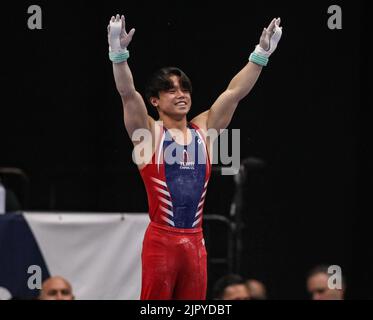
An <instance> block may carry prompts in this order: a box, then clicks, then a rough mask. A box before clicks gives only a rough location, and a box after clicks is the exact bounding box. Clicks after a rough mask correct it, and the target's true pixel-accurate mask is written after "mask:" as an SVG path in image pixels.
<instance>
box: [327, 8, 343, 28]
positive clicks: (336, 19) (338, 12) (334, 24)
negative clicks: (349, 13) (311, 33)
mask: <svg viewBox="0 0 373 320" xmlns="http://www.w3.org/2000/svg"><path fill="white" fill-rule="evenodd" d="M328 14H330V15H331V16H330V17H329V18H328V28H329V29H330V30H334V29H342V8H341V7H340V6H337V5H332V6H329V8H328Z"/></svg>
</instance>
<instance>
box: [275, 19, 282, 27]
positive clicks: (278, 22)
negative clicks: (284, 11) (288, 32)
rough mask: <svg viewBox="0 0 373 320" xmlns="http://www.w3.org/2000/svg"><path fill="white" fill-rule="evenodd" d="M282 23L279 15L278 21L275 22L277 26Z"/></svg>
mask: <svg viewBox="0 0 373 320" xmlns="http://www.w3.org/2000/svg"><path fill="white" fill-rule="evenodd" d="M280 23H281V18H280V17H279V18H277V19H276V22H275V25H276V27H280Z"/></svg>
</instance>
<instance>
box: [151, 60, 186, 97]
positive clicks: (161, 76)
mask: <svg viewBox="0 0 373 320" xmlns="http://www.w3.org/2000/svg"><path fill="white" fill-rule="evenodd" d="M172 75H175V76H178V77H180V85H181V87H182V88H183V89H185V90H188V91H189V92H190V93H192V83H191V81H190V79H189V78H188V76H187V75H186V74H185V73H184V72H183V71H182V70H180V69H179V68H176V67H165V68H161V69H159V70H157V71H156V72H155V73H153V75H152V76H151V77H150V78H149V80H148V83H147V85H146V88H145V98H146V101H147V102H148V103H150V98H151V97H157V98H159V92H160V91H166V90H169V89H171V88H173V83H172V82H171V81H170V77H171V76H172Z"/></svg>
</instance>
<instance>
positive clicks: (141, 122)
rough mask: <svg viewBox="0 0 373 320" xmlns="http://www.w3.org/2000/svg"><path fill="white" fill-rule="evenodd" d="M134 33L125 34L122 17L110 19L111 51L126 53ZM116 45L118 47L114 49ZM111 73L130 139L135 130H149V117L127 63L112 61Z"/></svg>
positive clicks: (109, 36) (133, 30) (133, 31)
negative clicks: (120, 101) (119, 97)
mask: <svg viewBox="0 0 373 320" xmlns="http://www.w3.org/2000/svg"><path fill="white" fill-rule="evenodd" d="M134 33H135V29H132V30H131V31H130V32H129V33H128V34H127V33H126V30H125V21H124V16H122V17H121V18H119V15H117V16H116V17H115V18H114V17H112V18H111V20H110V25H109V26H108V38H109V45H110V47H111V50H116V49H117V50H118V52H126V51H127V49H126V48H127V46H128V45H129V43H130V42H131V40H132V36H133V34H134ZM118 39H119V43H118ZM118 45H119V46H120V47H119V48H115V46H118ZM113 47H114V48H113ZM113 73H114V79H115V84H116V88H117V90H118V92H119V94H120V96H121V98H122V103H123V116H124V124H125V127H126V130H127V132H128V134H129V136H130V137H132V133H133V132H134V131H135V130H136V129H139V128H145V129H149V121H150V119H149V118H150V117H149V116H148V112H147V109H146V106H145V102H144V100H143V98H142V97H141V95H140V93H138V92H137V91H136V89H135V85H134V81H133V77H132V73H131V70H130V68H129V65H128V62H127V61H122V62H114V61H113Z"/></svg>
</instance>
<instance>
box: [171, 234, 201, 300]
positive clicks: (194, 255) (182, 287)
mask: <svg viewBox="0 0 373 320" xmlns="http://www.w3.org/2000/svg"><path fill="white" fill-rule="evenodd" d="M192 243H193V245H186V246H185V248H184V259H182V260H181V261H182V267H181V268H180V270H179V273H178V276H177V280H176V285H175V291H174V298H175V299H179V300H205V299H206V290H207V252H206V248H205V245H204V241H203V238H202V237H197V239H193V241H192Z"/></svg>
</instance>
